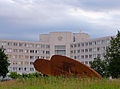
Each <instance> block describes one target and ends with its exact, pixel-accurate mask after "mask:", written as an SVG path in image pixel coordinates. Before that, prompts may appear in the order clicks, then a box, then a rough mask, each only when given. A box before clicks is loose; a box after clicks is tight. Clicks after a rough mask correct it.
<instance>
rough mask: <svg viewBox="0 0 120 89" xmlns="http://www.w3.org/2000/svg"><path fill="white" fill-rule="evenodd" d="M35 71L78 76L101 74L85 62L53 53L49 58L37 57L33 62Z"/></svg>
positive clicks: (46, 73)
mask: <svg viewBox="0 0 120 89" xmlns="http://www.w3.org/2000/svg"><path fill="white" fill-rule="evenodd" d="M34 67H35V69H36V70H37V71H39V72H41V73H43V74H45V75H52V76H61V75H64V76H79V77H84V76H88V77H98V78H101V76H100V75H99V74H98V73H97V72H96V71H95V70H93V69H92V68H90V67H88V66H86V65H85V64H83V63H81V62H79V61H77V60H74V59H71V58H68V57H66V56H60V55H54V56H52V58H51V60H45V59H37V60H35V62H34Z"/></svg>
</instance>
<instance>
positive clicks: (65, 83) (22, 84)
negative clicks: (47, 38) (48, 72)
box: [0, 77, 120, 89]
mask: <svg viewBox="0 0 120 89" xmlns="http://www.w3.org/2000/svg"><path fill="white" fill-rule="evenodd" d="M0 89H120V79H114V80H108V79H89V78H82V79H80V78H73V77H72V78H63V77H58V78H56V77H41V78H30V79H17V80H11V81H6V82H0Z"/></svg>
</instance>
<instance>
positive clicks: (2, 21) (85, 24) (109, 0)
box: [0, 0, 120, 40]
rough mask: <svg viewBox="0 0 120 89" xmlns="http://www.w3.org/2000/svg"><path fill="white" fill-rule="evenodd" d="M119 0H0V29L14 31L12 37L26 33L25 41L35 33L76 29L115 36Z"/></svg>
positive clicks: (6, 32)
mask: <svg viewBox="0 0 120 89" xmlns="http://www.w3.org/2000/svg"><path fill="white" fill-rule="evenodd" d="M119 3H120V1H119V0H73V1H70V0H0V31H1V33H3V34H8V33H9V34H13V36H14V38H15V36H20V35H21V34H23V33H24V34H28V35H27V36H26V37H25V38H26V39H27V40H28V38H30V39H32V38H33V39H34V38H36V36H35V35H37V36H38V33H45V32H47V33H48V32H51V31H72V32H78V29H79V28H81V29H82V30H83V32H87V33H89V34H91V35H94V36H93V37H97V35H96V34H98V32H99V34H100V35H99V37H100V36H105V35H115V34H116V31H117V30H118V28H119V27H120V5H119ZM18 33H19V34H18ZM14 34H17V35H14ZM31 34H33V35H34V36H35V37H34V36H31ZM3 36H4V35H1V36H0V37H3ZM10 36H11V35H9V37H8V38H10ZM13 36H11V38H13ZM6 37H7V36H6ZM31 37H32V38H31ZM16 39H17V38H16ZM21 39H22V38H21Z"/></svg>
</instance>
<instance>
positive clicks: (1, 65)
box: [0, 48, 10, 78]
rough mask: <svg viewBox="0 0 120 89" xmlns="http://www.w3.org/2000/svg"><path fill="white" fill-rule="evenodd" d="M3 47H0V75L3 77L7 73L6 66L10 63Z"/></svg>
mask: <svg viewBox="0 0 120 89" xmlns="http://www.w3.org/2000/svg"><path fill="white" fill-rule="evenodd" d="M4 50H5V49H3V48H0V76H3V78H4V77H5V76H6V75H7V73H8V72H9V71H8V66H9V65H10V63H9V62H8V57H7V55H6V54H5V52H4Z"/></svg>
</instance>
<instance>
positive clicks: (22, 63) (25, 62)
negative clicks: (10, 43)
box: [10, 61, 33, 65]
mask: <svg viewBox="0 0 120 89" xmlns="http://www.w3.org/2000/svg"><path fill="white" fill-rule="evenodd" d="M10 64H13V65H33V62H28V61H13V62H12V63H10Z"/></svg>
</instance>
